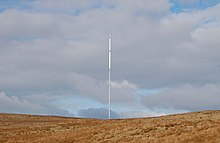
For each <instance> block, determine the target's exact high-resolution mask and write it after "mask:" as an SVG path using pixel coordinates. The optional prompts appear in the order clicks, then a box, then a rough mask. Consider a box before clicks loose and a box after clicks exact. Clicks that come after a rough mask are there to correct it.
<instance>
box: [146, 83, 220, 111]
mask: <svg viewBox="0 0 220 143" xmlns="http://www.w3.org/2000/svg"><path fill="white" fill-rule="evenodd" d="M219 93H220V85H219V84H205V85H200V86H199V85H197V86H195V85H183V86H179V87H173V88H164V89H162V90H161V91H160V92H159V93H157V94H154V95H147V96H144V97H143V98H142V103H143V104H144V105H145V106H146V107H148V108H152V109H153V108H165V109H166V108H167V109H176V110H185V111H199V110H216V109H219V108H220V105H219V102H220V96H219Z"/></svg>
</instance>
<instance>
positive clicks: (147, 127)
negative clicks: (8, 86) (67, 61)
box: [0, 111, 220, 143]
mask: <svg viewBox="0 0 220 143" xmlns="http://www.w3.org/2000/svg"><path fill="white" fill-rule="evenodd" d="M0 142H1V143H2V142H48V143H50V142H66V143H68V142H149V143H150V142H156V143H157V142H158V143H161V142H169V143H172V142H175V143H176V142H180V143H182V142H195V143H196V142H213V143H216V142H220V111H203V112H195V113H187V114H178V115H169V116H162V117H155V118H140V119H117V120H97V119H78V118H67V117H56V116H33V115H19V114H0Z"/></svg>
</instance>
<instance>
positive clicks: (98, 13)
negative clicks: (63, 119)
mask: <svg viewBox="0 0 220 143" xmlns="http://www.w3.org/2000/svg"><path fill="white" fill-rule="evenodd" d="M197 2H198V1H190V2H189V1H184V3H183V1H181V0H178V1H172V0H171V1H168V0H157V1H155V0H138V1H129V2H128V1H127V0H112V1H107V0H101V1H100V0H91V1H89V2H85V1H80V0H76V1H70V0H65V1H59V0H44V1H43V0H42V1H41V0H39V1H27V2H22V1H21V2H20V3H15V2H12V1H10V2H8V3H7V2H2V4H1V6H0V90H1V91H3V92H4V93H1V100H0V102H1V103H2V108H1V109H2V110H1V112H24V113H26V112H28V113H40V114H41V113H42V114H44V113H45V114H46V113H48V114H59V113H60V114H64V113H63V112H65V111H63V110H62V111H61V109H62V107H58V106H59V105H56V106H57V108H58V109H57V111H53V110H52V108H53V107H54V106H55V103H57V102H58V101H59V100H61V99H62V100H64V99H66V100H67V99H69V98H71V97H72V98H75V97H77V98H86V99H88V100H93V101H96V102H98V103H99V104H101V105H103V108H105V106H106V103H107V100H108V97H107V94H108V91H107V90H108V89H107V78H108V65H107V63H108V58H107V57H108V34H109V33H111V35H112V42H113V43H112V44H113V48H112V103H113V105H115V106H116V105H117V109H116V108H115V109H114V111H115V112H116V113H117V114H120V113H122V112H124V113H127V111H126V110H127V107H128V106H129V107H133V108H134V109H133V110H132V109H130V110H129V112H130V114H132V113H133V112H136V111H138V109H137V108H140V112H141V113H142V111H144V110H145V109H148V108H165V109H166V108H172V110H176V111H179V110H187V111H189V110H190V111H194V110H205V109H217V108H219V106H218V105H217V101H219V96H218V93H219V92H220V91H219V90H218V88H219V84H220V82H219V81H220V77H219V72H220V64H219V62H218V61H220V57H219V53H220V49H219V45H220V42H219V40H218V37H219V33H220V24H219V23H220V12H219V9H220V4H218V3H215V4H214V3H211V2H210V3H208V1H201V2H202V5H200V7H196V6H193V5H194V4H195V3H197ZM185 5H188V6H187V9H188V10H184V8H185ZM189 5H191V6H189ZM174 8H175V9H178V11H173V9H174ZM154 89H159V90H161V92H159V93H157V94H152V95H144V96H143V95H142V94H141V95H140V94H138V93H139V91H141V90H152V91H153V90H154ZM36 95H41V96H36ZM57 97H58V98H57ZM201 97H202V98H201ZM42 98H48V100H46V101H45V102H44V104H43V105H42V104H39V103H40V102H39V101H42V100H41V99H42ZM49 99H51V100H49ZM180 99H182V100H180ZM5 101H6V102H8V103H9V104H3V103H5ZM195 103H197V104H196V105H195ZM22 104H23V105H26V106H27V107H29V108H25V107H23V106H21V105H22ZM47 104H48V107H47ZM80 104H82V105H83V104H84V103H80ZM91 104H92V103H91ZM12 105H16V108H14V106H12ZM118 105H120V106H121V108H118ZM11 106H12V107H11ZM60 106H61V105H60ZM17 107H18V108H17ZM82 107H83V106H82ZM113 107H114V106H113ZM97 109H99V107H97ZM119 109H120V110H119ZM81 110H82V111H84V110H85V111H87V110H89V109H84V108H83V109H81ZM122 110H123V111H122ZM161 110H162V109H161ZM79 113H81V111H80V112H79ZM158 113H159V112H158ZM134 116H136V115H134Z"/></svg>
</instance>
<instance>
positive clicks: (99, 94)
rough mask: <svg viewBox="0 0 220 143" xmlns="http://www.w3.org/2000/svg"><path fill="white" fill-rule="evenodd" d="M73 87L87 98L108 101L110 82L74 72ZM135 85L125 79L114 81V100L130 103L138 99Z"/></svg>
mask: <svg viewBox="0 0 220 143" xmlns="http://www.w3.org/2000/svg"><path fill="white" fill-rule="evenodd" d="M70 78H71V79H72V85H73V88H74V89H75V90H76V91H78V93H79V94H80V95H82V96H85V97H87V98H91V99H95V100H97V101H99V102H102V103H108V96H107V95H108V82H107V81H100V80H97V79H94V78H92V77H89V76H86V75H82V74H77V73H72V74H71V76H70ZM135 89H136V88H135V85H134V84H131V83H129V82H128V81H126V80H124V81H122V82H112V94H111V95H112V102H113V103H114V102H116V103H117V102H120V103H130V102H135V101H137V95H136V93H135Z"/></svg>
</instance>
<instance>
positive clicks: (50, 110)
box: [0, 92, 71, 116]
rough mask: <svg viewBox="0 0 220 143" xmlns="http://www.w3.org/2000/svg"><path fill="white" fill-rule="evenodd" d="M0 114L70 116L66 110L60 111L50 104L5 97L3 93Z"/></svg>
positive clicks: (0, 94) (0, 100) (0, 93)
mask: <svg viewBox="0 0 220 143" xmlns="http://www.w3.org/2000/svg"><path fill="white" fill-rule="evenodd" d="M41 100H42V99H41ZM0 112H6V113H28V114H50V115H65V116H68V115H71V114H70V113H68V112H67V111H66V110H63V109H60V108H58V107H56V106H54V105H52V104H50V103H46V104H42V103H41V104H38V103H36V102H35V101H34V100H32V101H29V100H26V99H21V98H19V97H17V96H7V95H6V94H5V93H4V92H0Z"/></svg>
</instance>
